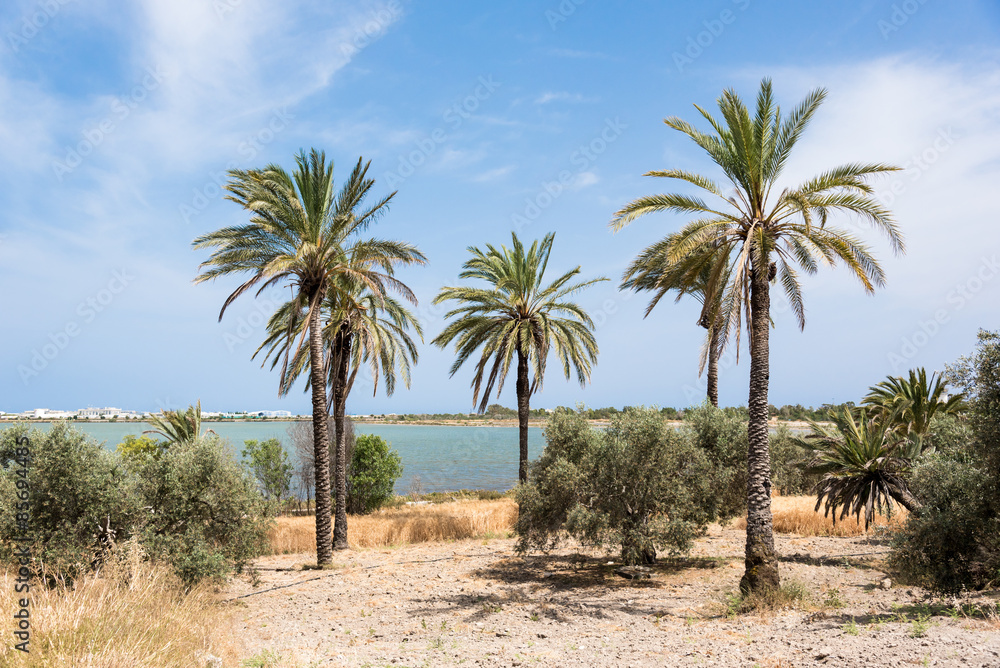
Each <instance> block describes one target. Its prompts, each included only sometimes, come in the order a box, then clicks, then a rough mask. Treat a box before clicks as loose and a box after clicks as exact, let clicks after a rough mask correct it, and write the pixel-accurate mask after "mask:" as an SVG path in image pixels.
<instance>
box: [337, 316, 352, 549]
mask: <svg viewBox="0 0 1000 668" xmlns="http://www.w3.org/2000/svg"><path fill="white" fill-rule="evenodd" d="M335 346H336V349H337V350H338V354H337V357H336V362H337V373H336V381H335V382H336V386H335V387H334V392H333V422H334V426H335V430H336V433H337V455H336V459H335V460H334V462H335V471H334V480H335V481H336V495H337V502H336V504H335V505H336V508H335V510H336V518H335V520H334V525H333V547H334V548H335V549H337V550H346V549H347V430H346V429H344V417H345V414H346V410H347V367H348V362H349V361H350V358H351V332H350V330H349V329H348V326H347V323H346V322H345V323H343V324H341V326H340V330H339V331H338V332H337V341H336V343H335Z"/></svg>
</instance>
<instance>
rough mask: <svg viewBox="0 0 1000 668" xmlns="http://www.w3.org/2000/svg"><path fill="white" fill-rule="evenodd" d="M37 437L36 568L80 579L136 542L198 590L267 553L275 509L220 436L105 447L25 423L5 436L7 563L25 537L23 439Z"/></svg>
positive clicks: (0, 551)
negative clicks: (20, 502) (21, 522)
mask: <svg viewBox="0 0 1000 668" xmlns="http://www.w3.org/2000/svg"><path fill="white" fill-rule="evenodd" d="M22 436H28V438H29V439H30V450H31V458H30V462H29V467H28V482H29V491H30V506H29V509H28V511H27V512H28V513H29V516H28V517H27V523H28V526H29V527H30V536H29V537H30V538H32V539H33V544H32V553H33V556H34V557H35V559H36V561H35V563H34V564H33V566H34V568H35V570H36V572H37V573H39V574H44V575H45V576H46V577H47V578H48V579H50V580H52V579H61V580H63V581H70V580H72V579H74V578H76V577H78V576H79V575H80V574H82V573H84V572H86V571H89V570H92V569H95V568H99V567H100V566H101V564H102V563H103V562H104V561H105V560H106V558H107V557H108V556H109V554H110V553H113V552H114V551H115V550H116V549H117V546H118V545H121V543H122V542H123V541H126V540H130V539H136V540H137V541H138V542H139V544H140V545H141V547H142V551H143V552H144V553H145V554H146V555H147V557H148V558H149V559H151V560H153V561H159V562H163V563H166V564H169V565H170V566H172V567H173V569H174V570H175V571H176V572H177V574H178V575H179V576H180V577H181V578H182V579H183V580H184V581H185V582H186V583H188V584H193V583H195V582H197V581H199V580H202V579H221V578H224V577H225V576H226V575H228V574H229V573H231V572H232V571H234V570H235V571H237V572H238V571H240V570H241V569H242V568H244V567H245V566H246V565H247V564H248V563H249V561H250V560H251V559H252V558H254V557H256V556H259V555H260V554H262V553H263V551H264V548H265V545H266V538H267V531H268V528H269V526H270V522H271V520H270V515H271V512H270V508H269V506H268V504H267V503H266V502H265V501H264V499H263V498H262V497H261V495H260V493H259V492H258V491H257V487H256V482H255V481H254V480H253V478H252V477H251V476H250V474H249V473H248V472H247V471H246V470H245V469H244V468H243V467H242V466H240V464H239V463H238V462H237V461H236V459H235V456H234V454H233V452H232V451H231V449H230V448H229V447H228V446H227V445H226V444H225V443H224V442H222V441H221V440H219V439H218V438H217V437H211V438H203V439H197V440H193V441H183V442H176V443H173V444H172V445H171V446H170V447H169V448H167V449H151V448H133V449H129V448H121V449H119V450H110V449H107V448H105V447H103V446H102V445H101V444H100V443H97V442H96V441H94V440H93V439H91V438H88V437H87V436H86V435H85V434H83V433H81V432H79V431H76V430H75V429H74V428H73V427H71V426H69V425H67V424H65V423H58V424H56V425H54V426H53V427H52V429H51V430H50V431H49V432H42V431H41V430H38V429H32V430H30V431H29V430H28V427H27V426H26V425H15V426H14V427H12V428H10V429H5V430H3V432H0V465H2V468H0V509H3V511H4V512H2V513H0V558H2V557H7V558H9V557H10V550H11V548H12V546H13V542H12V541H13V540H14V539H15V538H17V537H18V527H17V524H16V519H17V518H16V515H15V513H14V512H13V509H14V508H15V505H14V504H15V493H16V491H17V478H18V475H17V468H18V467H17V465H16V463H14V462H12V458H11V453H13V452H14V445H15V442H16V439H18V438H20V437H22Z"/></svg>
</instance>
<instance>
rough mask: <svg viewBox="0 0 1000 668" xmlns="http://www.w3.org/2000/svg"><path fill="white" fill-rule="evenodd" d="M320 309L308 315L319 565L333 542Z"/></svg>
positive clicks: (328, 556) (326, 562)
mask: <svg viewBox="0 0 1000 668" xmlns="http://www.w3.org/2000/svg"><path fill="white" fill-rule="evenodd" d="M319 311H320V310H319V308H314V309H313V310H312V313H310V314H309V356H310V364H309V366H310V369H309V373H310V383H311V384H312V409H313V458H314V462H315V464H314V467H315V471H314V474H315V476H316V565H317V566H326V565H329V564H330V563H331V562H332V561H333V546H332V545H331V543H330V434H329V433H328V432H327V417H328V415H327V407H326V378H325V376H324V373H323V328H322V324H321V322H320V312H319Z"/></svg>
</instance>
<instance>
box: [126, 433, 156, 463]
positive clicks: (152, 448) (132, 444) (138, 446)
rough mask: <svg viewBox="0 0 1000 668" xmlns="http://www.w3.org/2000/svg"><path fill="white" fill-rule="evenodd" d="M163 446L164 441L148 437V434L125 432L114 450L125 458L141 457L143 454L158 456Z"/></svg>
mask: <svg viewBox="0 0 1000 668" xmlns="http://www.w3.org/2000/svg"><path fill="white" fill-rule="evenodd" d="M164 446H165V443H164V442H161V441H157V440H156V439H155V438H150V437H149V436H136V435H135V434H125V437H124V438H123V439H122V442H121V443H119V444H118V445H117V446H116V447H115V451H116V452H117V453H118V454H119V455H121V456H122V457H125V458H130V457H141V456H143V455H152V456H154V457H158V456H159V455H160V452H161V450H163V448H164Z"/></svg>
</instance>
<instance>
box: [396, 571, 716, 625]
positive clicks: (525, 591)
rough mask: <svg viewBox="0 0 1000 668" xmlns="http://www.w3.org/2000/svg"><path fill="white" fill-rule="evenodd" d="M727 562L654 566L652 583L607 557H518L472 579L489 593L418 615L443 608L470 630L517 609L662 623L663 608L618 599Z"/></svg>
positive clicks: (429, 602) (545, 615) (540, 615)
mask: <svg viewBox="0 0 1000 668" xmlns="http://www.w3.org/2000/svg"><path fill="white" fill-rule="evenodd" d="M728 561H729V560H728V559H710V558H697V557H687V558H684V557H678V558H664V559H661V560H659V561H658V563H656V564H653V565H652V566H650V575H651V577H650V578H649V579H634V580H628V579H625V578H623V577H621V576H618V575H616V574H615V570H616V569H617V568H619V567H620V566H621V564H620V563H617V562H615V563H614V564H609V563H608V559H607V558H606V557H605V558H601V557H593V556H588V555H583V554H571V555H531V556H526V557H514V558H509V559H502V560H499V561H497V562H496V563H494V564H492V565H490V566H488V567H486V568H480V569H477V570H475V571H472V572H470V573H469V575H470V576H471V577H472V578H474V579H477V580H485V581H486V583H487V584H486V589H487V590H488V592H482V591H481V592H479V593H476V592H460V593H454V594H452V595H449V596H444V597H440V596H438V597H434V598H433V599H430V598H428V599H425V600H424V603H425V604H426V605H425V606H424V607H421V608H418V609H417V610H415V611H414V613H415V614H417V615H423V614H435V613H440V612H441V611H442V607H441V606H442V604H444V605H445V606H447V608H446V609H448V610H450V611H452V612H454V611H456V610H457V611H459V612H464V613H465V615H466V617H465V620H464V621H466V622H467V623H470V624H475V623H480V622H481V623H484V624H485V623H488V621H489V619H490V617H491V616H492V615H494V614H495V613H498V612H500V611H502V610H504V609H506V608H509V607H514V606H520V607H523V608H525V612H526V613H527V614H526V617H528V618H529V619H531V620H532V621H541V620H551V621H557V622H566V621H569V620H570V619H571V618H573V617H578V616H587V617H591V618H596V619H608V618H609V617H610V614H609V613H610V611H611V610H612V609H613V610H614V611H615V612H617V613H621V612H625V613H626V614H628V615H630V616H635V617H651V616H656V617H659V616H662V615H663V614H664V612H663V606H662V603H661V602H658V601H655V600H651V601H633V600H632V599H630V598H625V599H624V600H623V599H622V597H621V596H620V595H619V596H616V595H615V594H617V593H619V592H622V591H627V590H650V589H652V590H662V589H664V588H665V587H666V585H667V583H666V582H665V580H666V579H667V578H669V577H670V576H675V575H679V574H685V573H689V572H692V571H698V570H705V569H715V568H718V567H720V566H722V565H724V564H726V563H727V562H728ZM657 598H659V597H657ZM529 611H530V612H529Z"/></svg>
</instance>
